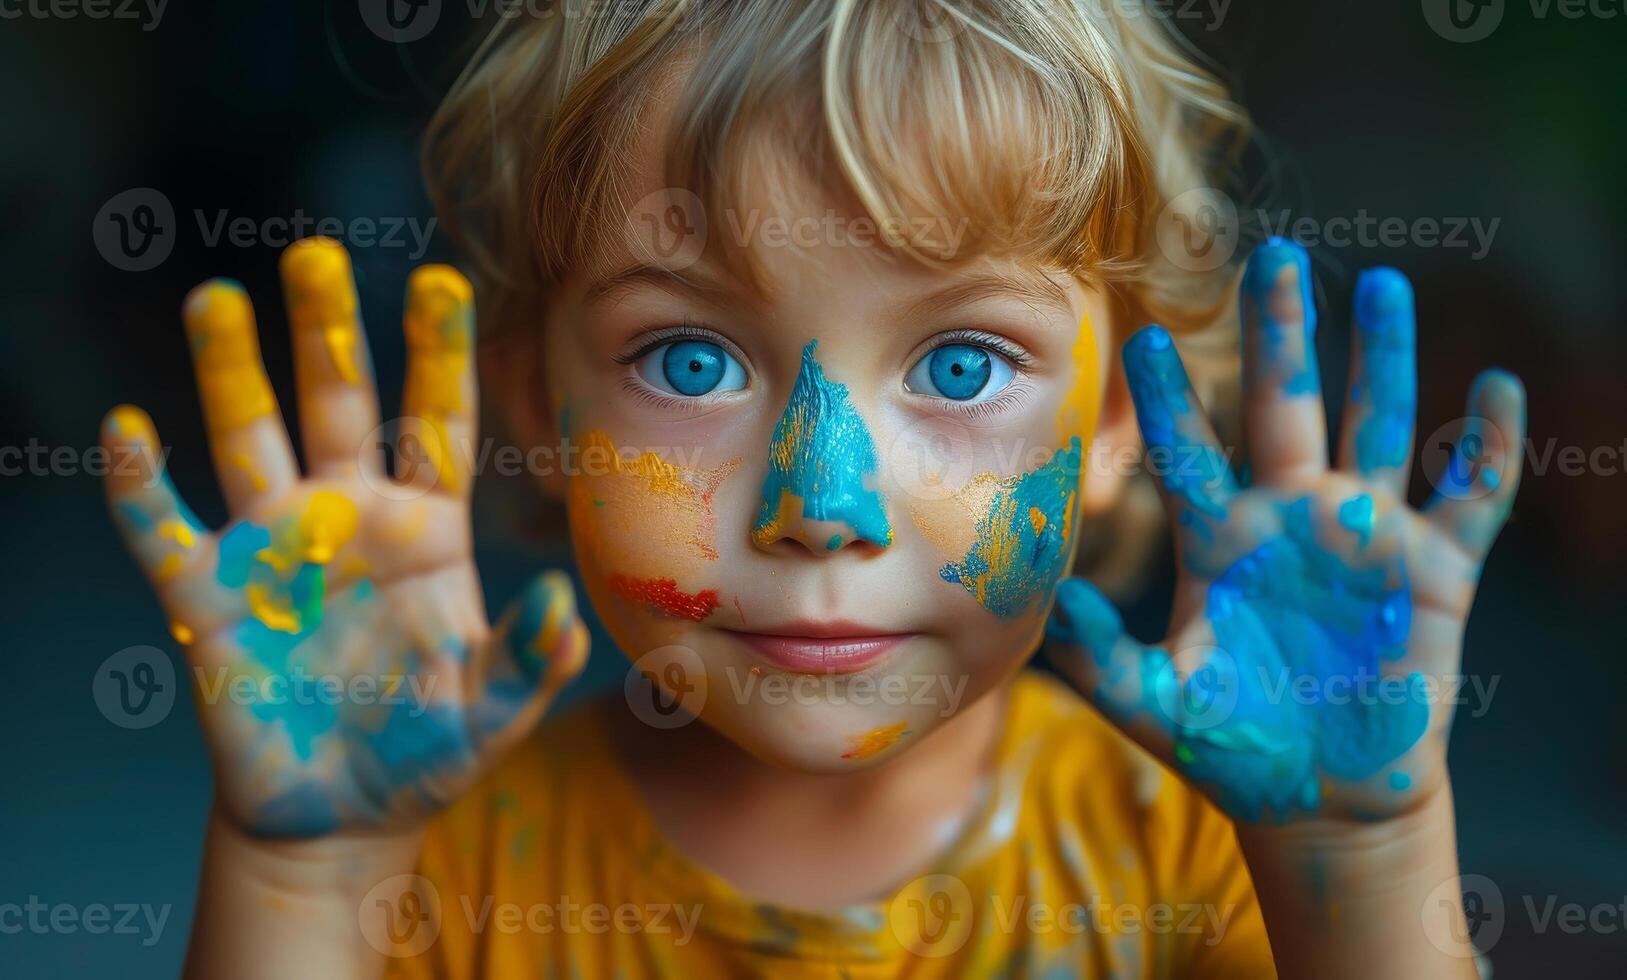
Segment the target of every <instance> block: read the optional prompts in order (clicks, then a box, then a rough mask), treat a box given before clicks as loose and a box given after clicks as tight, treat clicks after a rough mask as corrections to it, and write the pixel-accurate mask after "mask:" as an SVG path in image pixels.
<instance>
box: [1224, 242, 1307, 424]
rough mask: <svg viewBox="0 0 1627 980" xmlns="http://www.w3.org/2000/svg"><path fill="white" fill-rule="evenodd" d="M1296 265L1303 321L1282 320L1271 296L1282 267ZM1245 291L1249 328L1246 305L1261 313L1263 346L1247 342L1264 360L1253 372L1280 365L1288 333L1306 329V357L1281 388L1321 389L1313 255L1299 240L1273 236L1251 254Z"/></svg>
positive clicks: (1299, 391)
mask: <svg viewBox="0 0 1627 980" xmlns="http://www.w3.org/2000/svg"><path fill="white" fill-rule="evenodd" d="M1290 266H1291V267H1293V268H1294V269H1295V270H1296V278H1297V279H1298V281H1299V292H1300V303H1301V308H1302V309H1303V310H1304V323H1303V324H1297V323H1296V324H1286V323H1279V322H1278V321H1276V320H1275V319H1273V318H1272V316H1271V296H1272V294H1273V293H1274V292H1275V291H1276V289H1277V281H1278V279H1279V278H1280V277H1281V276H1282V273H1283V270H1285V269H1287V268H1289V267H1290ZM1242 294H1243V297H1244V300H1245V304H1244V310H1245V311H1244V316H1243V324H1244V328H1245V329H1249V326H1250V325H1249V322H1248V314H1247V308H1248V306H1249V305H1252V306H1253V308H1254V310H1255V311H1256V313H1257V315H1258V316H1259V331H1260V334H1259V336H1260V339H1261V344H1260V349H1259V350H1258V351H1256V350H1253V349H1252V348H1251V346H1250V345H1245V347H1244V350H1245V351H1246V352H1248V353H1250V354H1256V355H1261V356H1263V357H1264V363H1263V364H1260V365H1250V372H1249V373H1250V376H1255V374H1256V372H1257V371H1259V370H1260V369H1261V368H1271V367H1274V366H1276V365H1280V364H1281V363H1282V362H1283V361H1284V360H1285V359H1286V358H1287V356H1288V355H1287V352H1286V346H1287V345H1286V344H1285V336H1286V332H1287V331H1289V330H1293V331H1302V332H1303V333H1304V348H1305V357H1304V363H1303V364H1302V365H1300V366H1299V370H1298V371H1297V373H1295V374H1293V375H1291V376H1289V377H1287V378H1284V379H1283V380H1282V390H1283V392H1284V393H1286V394H1289V395H1310V394H1317V393H1319V392H1320V391H1321V390H1322V382H1321V374H1320V372H1319V368H1318V367H1317V359H1316V297H1315V295H1314V293H1313V292H1312V282H1311V257H1310V255H1309V254H1308V253H1307V252H1306V251H1305V249H1304V248H1302V247H1300V245H1299V243H1297V242H1294V241H1292V240H1290V239H1287V238H1278V237H1272V238H1269V239H1267V240H1266V241H1265V243H1264V244H1262V245H1261V246H1260V247H1259V248H1256V249H1255V250H1254V254H1252V255H1250V256H1249V261H1248V267H1247V268H1246V269H1245V270H1244V272H1243V285H1242Z"/></svg>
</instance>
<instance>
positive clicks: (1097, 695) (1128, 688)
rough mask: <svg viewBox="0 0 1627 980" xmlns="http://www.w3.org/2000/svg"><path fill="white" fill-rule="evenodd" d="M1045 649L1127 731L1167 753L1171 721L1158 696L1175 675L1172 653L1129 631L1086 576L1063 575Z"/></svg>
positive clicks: (1164, 755)
mask: <svg viewBox="0 0 1627 980" xmlns="http://www.w3.org/2000/svg"><path fill="white" fill-rule="evenodd" d="M1045 653H1046V656H1048V657H1049V658H1050V660H1051V663H1052V664H1053V665H1055V666H1056V668H1057V670H1058V671H1060V672H1061V673H1062V675H1063V676H1064V677H1066V678H1067V679H1068V680H1069V681H1070V682H1071V683H1072V684H1073V686H1074V687H1075V688H1076V689H1077V690H1078V691H1079V693H1080V694H1082V695H1083V696H1084V697H1085V698H1086V699H1087V700H1089V701H1090V702H1091V703H1092V704H1094V705H1095V706H1096V707H1097V708H1098V709H1099V710H1100V711H1101V712H1102V713H1103V714H1105V715H1106V716H1107V717H1108V718H1109V719H1110V720H1111V721H1112V722H1113V723H1114V724H1115V725H1117V726H1118V727H1119V728H1121V729H1123V730H1124V732H1125V734H1127V735H1129V736H1130V737H1131V738H1133V739H1135V740H1136V741H1137V742H1140V743H1141V745H1142V746H1143V747H1144V748H1146V749H1147V750H1148V751H1150V752H1152V753H1153V754H1154V755H1157V756H1158V757H1160V758H1163V759H1168V758H1169V753H1170V746H1171V742H1172V738H1173V726H1172V725H1171V722H1170V717H1169V715H1168V713H1167V712H1166V711H1165V710H1164V702H1163V701H1161V700H1160V689H1161V687H1165V686H1168V685H1169V684H1170V683H1171V682H1172V680H1173V671H1172V669H1171V665H1170V659H1169V654H1167V653H1165V652H1164V651H1163V650H1162V649H1160V648H1158V647H1149V646H1146V645H1145V644H1143V643H1141V642H1140V641H1138V640H1136V639H1135V638H1134V637H1132V636H1130V634H1128V633H1126V632H1125V631H1124V621H1123V619H1121V618H1120V617H1119V613H1118V610H1116V609H1114V608H1113V604H1112V603H1111V602H1109V601H1108V600H1107V597H1106V596H1104V595H1102V593H1101V592H1100V591H1099V590H1098V589H1097V588H1096V587H1095V586H1093V585H1091V584H1090V583H1089V582H1086V581H1085V580H1084V579H1081V578H1069V579H1064V580H1063V582H1062V584H1061V585H1059V586H1058V587H1057V590H1056V604H1055V606H1054V607H1053V608H1052V610H1051V617H1050V619H1049V620H1048V621H1047V622H1046V624H1045Z"/></svg>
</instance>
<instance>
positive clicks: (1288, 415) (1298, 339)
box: [1242, 238, 1328, 484]
mask: <svg viewBox="0 0 1627 980" xmlns="http://www.w3.org/2000/svg"><path fill="white" fill-rule="evenodd" d="M1311 287H1312V282H1311V259H1310V256H1309V255H1307V254H1306V252H1305V250H1304V249H1303V248H1301V247H1300V246H1299V245H1298V244H1296V243H1294V242H1292V241H1289V240H1287V239H1283V238H1273V239H1271V240H1270V241H1268V242H1266V243H1265V244H1264V245H1261V246H1260V247H1259V248H1257V249H1255V250H1254V254H1253V255H1252V256H1250V257H1249V263H1248V269H1247V270H1246V271H1245V272H1244V273H1243V288H1242V296H1243V410H1244V423H1245V426H1246V431H1247V433H1248V455H1249V464H1250V466H1251V467H1252V472H1253V474H1254V477H1255V480H1256V482H1260V483H1276V484H1281V483H1294V482H1301V481H1306V480H1310V479H1314V478H1315V477H1316V476H1318V475H1320V474H1321V473H1323V472H1325V471H1326V470H1327V467H1328V423H1327V418H1326V414H1325V413H1324V412H1323V410H1322V379H1321V376H1320V373H1319V370H1318V367H1317V360H1316V300H1315V297H1314V296H1313V294H1312V291H1311Z"/></svg>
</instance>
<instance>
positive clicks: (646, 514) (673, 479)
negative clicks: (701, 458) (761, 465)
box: [571, 429, 740, 560]
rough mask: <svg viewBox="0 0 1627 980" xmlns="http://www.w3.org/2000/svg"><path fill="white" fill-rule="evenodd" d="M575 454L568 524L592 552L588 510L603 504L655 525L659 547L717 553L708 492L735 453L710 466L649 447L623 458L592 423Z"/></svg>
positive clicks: (594, 540) (732, 465) (594, 543)
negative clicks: (686, 463) (674, 459)
mask: <svg viewBox="0 0 1627 980" xmlns="http://www.w3.org/2000/svg"><path fill="white" fill-rule="evenodd" d="M580 458H581V460H582V465H581V467H580V468H579V469H580V473H579V475H578V476H577V477H575V478H574V479H573V480H572V481H571V493H572V495H573V498H574V499H573V501H572V503H573V506H572V508H571V512H572V530H573V532H575V533H578V534H580V535H582V536H583V539H584V540H585V541H586V542H587V543H588V544H589V545H590V547H592V549H593V550H594V552H595V553H597V552H598V551H599V547H598V544H599V536H598V533H597V529H596V528H595V527H594V526H593V523H592V522H593V521H594V520H595V519H596V518H595V517H594V515H593V514H592V511H593V510H596V509H602V510H604V511H605V512H606V513H607V514H609V515H613V517H614V519H618V520H630V519H631V518H632V517H633V516H634V515H636V516H637V519H638V522H639V527H640V528H645V527H651V526H656V525H658V526H659V527H660V531H659V534H660V539H659V545H660V547H661V548H662V549H663V550H667V551H669V552H670V551H678V550H683V551H689V552H692V553H694V554H696V555H698V556H699V557H701V558H705V559H707V560H715V559H716V558H717V548H716V547H715V546H714V545H713V541H712V539H713V535H714V530H715V527H716V520H715V518H714V516H713V513H712V497H713V495H714V494H716V493H717V490H718V487H720V486H722V485H723V481H724V480H726V479H728V477H729V475H730V474H731V473H733V472H734V471H735V469H736V467H738V466H739V465H740V461H739V460H738V459H735V460H730V461H729V462H727V463H724V464H722V465H721V466H716V467H713V468H711V469H695V468H688V467H679V466H675V465H673V464H672V463H668V462H666V461H665V460H663V459H662V458H661V457H660V456H657V455H656V454H655V453H653V452H646V453H642V454H640V455H638V456H636V457H633V458H631V459H628V458H626V457H624V456H623V454H622V453H621V452H620V450H618V449H617V448H616V444H615V443H614V442H612V441H611V439H610V436H609V435H607V434H605V433H604V432H601V431H599V430H597V429H595V430H593V431H591V432H589V433H588V434H587V435H585V436H583V437H582V452H581V455H580ZM652 517H656V518H658V520H651V518H652ZM653 543H654V542H652V544H653ZM600 557H601V558H604V557H606V556H603V555H601V556H600Z"/></svg>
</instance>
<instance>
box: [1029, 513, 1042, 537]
mask: <svg viewBox="0 0 1627 980" xmlns="http://www.w3.org/2000/svg"><path fill="white" fill-rule="evenodd" d="M1028 524H1029V526H1030V527H1032V528H1033V529H1034V533H1035V534H1040V533H1041V532H1043V531H1044V530H1045V512H1044V511H1043V510H1040V509H1039V508H1038V507H1030V508H1028Z"/></svg>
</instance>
